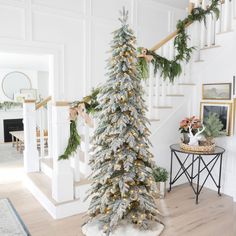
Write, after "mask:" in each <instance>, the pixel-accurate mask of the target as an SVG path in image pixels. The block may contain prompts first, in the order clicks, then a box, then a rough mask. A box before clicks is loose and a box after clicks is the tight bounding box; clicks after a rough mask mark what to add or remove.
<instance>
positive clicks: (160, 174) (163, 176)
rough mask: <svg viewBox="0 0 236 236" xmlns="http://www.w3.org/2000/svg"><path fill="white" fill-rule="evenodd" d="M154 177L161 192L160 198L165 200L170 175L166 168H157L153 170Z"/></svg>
mask: <svg viewBox="0 0 236 236" xmlns="http://www.w3.org/2000/svg"><path fill="white" fill-rule="evenodd" d="M153 176H154V179H155V181H156V183H157V189H158V190H159V196H160V198H164V197H165V195H166V181H167V180H168V177H169V174H168V171H167V170H166V169H165V168H162V167H157V168H155V169H154V170H153Z"/></svg>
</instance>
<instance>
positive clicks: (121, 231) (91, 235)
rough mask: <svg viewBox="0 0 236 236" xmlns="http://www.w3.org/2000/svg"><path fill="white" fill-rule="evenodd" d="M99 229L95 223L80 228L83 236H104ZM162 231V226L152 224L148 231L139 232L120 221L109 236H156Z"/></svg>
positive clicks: (99, 226) (132, 226) (98, 225)
mask: <svg viewBox="0 0 236 236" xmlns="http://www.w3.org/2000/svg"><path fill="white" fill-rule="evenodd" d="M101 228H102V227H101V225H100V224H99V223H98V222H97V221H94V222H89V223H87V224H85V225H84V226H83V227H82V232H83V234H84V235H85V236H95V235H96V236H105V234H104V233H103V232H102V229H101ZM163 230H164V225H163V224H160V223H154V224H153V227H152V229H150V230H140V229H139V228H138V227H135V225H133V224H127V222H125V221H122V222H121V223H120V225H119V226H118V227H117V228H116V229H115V230H114V232H112V233H111V234H110V235H109V236H121V235H122V236H132V235H133V236H158V235H160V234H161V233H162V231H163Z"/></svg>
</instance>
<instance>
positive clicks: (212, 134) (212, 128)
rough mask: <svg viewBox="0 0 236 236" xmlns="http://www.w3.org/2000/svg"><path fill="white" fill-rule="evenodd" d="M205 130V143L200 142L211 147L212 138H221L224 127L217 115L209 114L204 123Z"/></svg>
mask: <svg viewBox="0 0 236 236" xmlns="http://www.w3.org/2000/svg"><path fill="white" fill-rule="evenodd" d="M204 125H205V130H204V132H203V135H204V136H205V139H206V140H205V141H203V142H201V144H202V145H212V144H214V143H215V142H214V138H216V137H219V136H221V135H222V134H223V133H222V129H223V127H224V125H223V124H222V122H221V121H220V119H219V115H218V114H217V113H209V115H208V117H207V119H206V120H205V122H204Z"/></svg>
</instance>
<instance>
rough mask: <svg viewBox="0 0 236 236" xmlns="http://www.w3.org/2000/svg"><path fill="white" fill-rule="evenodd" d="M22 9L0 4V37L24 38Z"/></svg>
mask: <svg viewBox="0 0 236 236" xmlns="http://www.w3.org/2000/svg"><path fill="white" fill-rule="evenodd" d="M24 22H25V16H24V9H23V8H20V7H15V6H9V5H0V29H1V30H0V37H2V38H14V39H24V38H25V25H24Z"/></svg>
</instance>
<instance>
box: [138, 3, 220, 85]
mask: <svg viewBox="0 0 236 236" xmlns="http://www.w3.org/2000/svg"><path fill="white" fill-rule="evenodd" d="M219 4H220V0H212V2H211V5H210V6H209V7H208V8H207V9H206V10H204V9H203V8H202V7H196V8H194V9H193V10H192V12H191V14H189V15H188V16H187V17H186V18H185V19H184V20H179V21H178V23H177V25H176V28H177V30H178V34H177V36H176V37H175V40H174V47H175V49H176V51H177V55H176V56H175V57H174V59H173V60H168V59H167V58H165V57H162V56H159V55H158V54H156V53H155V52H154V51H150V50H147V55H152V56H153V60H152V61H151V63H152V64H153V66H154V74H155V75H156V73H157V71H158V70H159V71H160V73H161V76H162V77H163V78H164V80H165V79H167V78H168V79H169V81H170V82H173V81H174V79H175V78H176V77H178V76H179V75H180V74H181V73H182V68H181V62H186V63H188V62H189V60H190V59H191V55H192V53H193V50H194V49H195V48H194V47H188V40H189V36H188V35H187V33H186V25H188V24H191V23H193V22H196V21H198V22H202V21H204V22H205V25H206V19H207V15H212V16H214V15H215V16H216V18H217V19H218V18H219V15H220V11H219V8H218V5H219ZM141 50H142V48H139V52H140V51H141ZM138 66H139V70H140V71H141V75H142V78H143V79H147V78H148V75H149V66H148V62H147V61H146V59H145V58H144V57H140V58H139V62H138Z"/></svg>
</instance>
